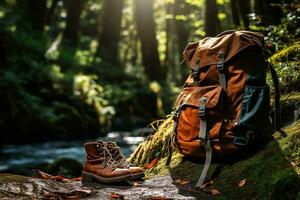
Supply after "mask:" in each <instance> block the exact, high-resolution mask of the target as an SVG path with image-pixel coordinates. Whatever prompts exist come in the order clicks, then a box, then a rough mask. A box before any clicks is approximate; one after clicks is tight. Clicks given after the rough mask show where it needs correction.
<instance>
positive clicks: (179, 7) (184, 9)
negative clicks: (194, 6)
mask: <svg viewBox="0 0 300 200" xmlns="http://www.w3.org/2000/svg"><path fill="white" fill-rule="evenodd" d="M190 10H191V9H190V4H189V3H187V2H186V1H185V0H175V7H174V15H175V26H176V35H177V44H178V54H179V55H180V56H179V59H180V60H179V62H180V61H181V60H182V52H183V50H184V49H185V47H186V45H187V43H188V39H189V36H190V29H191V27H190V24H189V22H188V21H187V20H184V19H182V18H181V17H178V18H176V16H187V15H188V14H189V13H190ZM179 67H180V75H181V77H180V79H181V80H180V83H182V82H183V81H184V79H186V75H187V72H188V70H187V67H185V66H179Z"/></svg>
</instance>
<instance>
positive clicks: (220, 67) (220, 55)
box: [217, 51, 226, 91]
mask: <svg viewBox="0 0 300 200" xmlns="http://www.w3.org/2000/svg"><path fill="white" fill-rule="evenodd" d="M217 56H218V58H219V61H218V63H217V70H218V72H219V83H220V85H221V87H222V88H223V89H224V91H226V77H225V69H224V52H223V51H219V52H218V54H217Z"/></svg>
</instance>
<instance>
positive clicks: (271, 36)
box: [265, 3, 300, 55]
mask: <svg viewBox="0 0 300 200" xmlns="http://www.w3.org/2000/svg"><path fill="white" fill-rule="evenodd" d="M299 5H300V4H299V3H291V4H283V5H282V10H283V18H282V22H281V24H280V25H278V26H269V27H267V29H266V33H267V34H266V38H265V39H266V46H267V47H268V49H269V53H270V55H271V54H272V53H273V52H274V51H278V50H280V49H282V48H284V47H287V46H288V45H291V44H293V43H294V42H295V41H299V38H300V9H299Z"/></svg>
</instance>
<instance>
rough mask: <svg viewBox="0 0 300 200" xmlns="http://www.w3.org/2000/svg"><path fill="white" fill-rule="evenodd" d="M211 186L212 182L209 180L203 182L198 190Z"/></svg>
mask: <svg viewBox="0 0 300 200" xmlns="http://www.w3.org/2000/svg"><path fill="white" fill-rule="evenodd" d="M212 184H214V181H213V180H211V179H210V180H208V181H206V182H204V183H203V184H202V185H201V186H200V189H203V188H206V187H209V186H211V185H212Z"/></svg>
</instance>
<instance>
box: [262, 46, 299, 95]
mask: <svg viewBox="0 0 300 200" xmlns="http://www.w3.org/2000/svg"><path fill="white" fill-rule="evenodd" d="M269 61H270V62H271V63H272V64H273V65H274V66H275V70H276V71H277V74H278V77H279V80H280V84H281V87H280V88H281V91H282V92H283V93H288V92H291V91H299V90H300V41H298V42H295V43H294V44H292V45H291V46H288V47H286V48H284V49H282V50H280V51H279V52H277V53H275V54H274V55H273V56H271V57H270V58H269ZM270 80H271V78H270V77H268V81H269V82H270Z"/></svg>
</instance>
